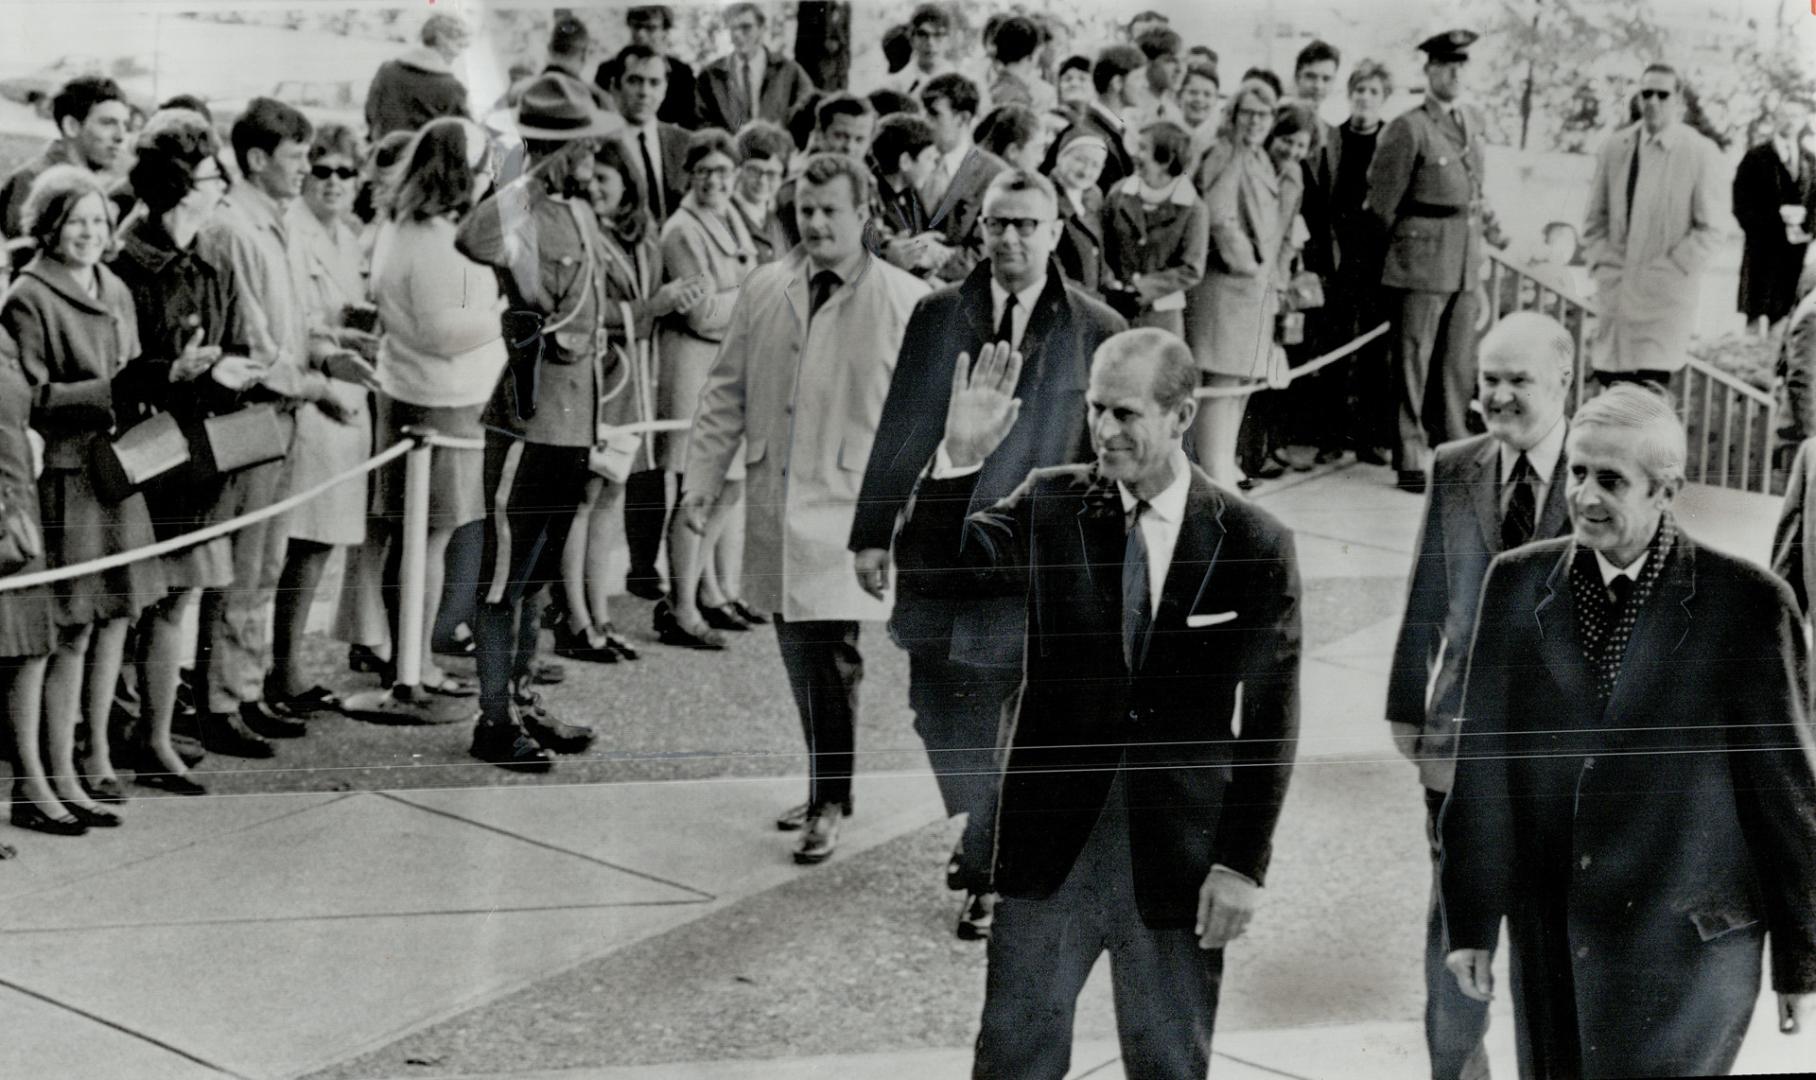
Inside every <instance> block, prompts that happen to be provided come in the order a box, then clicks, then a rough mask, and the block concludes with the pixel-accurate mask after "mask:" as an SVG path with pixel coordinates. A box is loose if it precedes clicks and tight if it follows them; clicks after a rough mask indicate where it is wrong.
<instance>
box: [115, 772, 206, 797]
mask: <svg viewBox="0 0 1816 1080" xmlns="http://www.w3.org/2000/svg"><path fill="white" fill-rule="evenodd" d="M133 783H135V784H138V785H140V786H141V787H148V788H157V789H158V790H159V791H168V792H170V793H171V794H172V795H206V794H208V789H207V788H205V787H203V786H202V785H200V784H198V783H196V782H195V781H194V780H191V779H190V778H189V777H188V776H187V775H181V776H179V775H178V774H176V773H168V772H142V773H140V774H139V775H137V776H135V777H133Z"/></svg>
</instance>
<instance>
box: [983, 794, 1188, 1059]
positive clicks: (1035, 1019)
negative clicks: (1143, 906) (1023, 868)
mask: <svg viewBox="0 0 1816 1080" xmlns="http://www.w3.org/2000/svg"><path fill="white" fill-rule="evenodd" d="M1124 797H1125V796H1124V786H1123V774H1122V773H1121V772H1118V773H1117V776H1116V779H1115V780H1114V781H1113V782H1112V783H1111V785H1110V792H1109V795H1108V797H1107V798H1106V799H1105V800H1104V808H1103V812H1102V813H1100V814H1099V815H1098V818H1097V825H1096V827H1095V828H1093V829H1092V830H1091V835H1090V838H1089V839H1087V840H1086V841H1085V847H1084V850H1083V851H1081V852H1079V855H1078V859H1077V861H1075V862H1074V863H1073V864H1072V871H1071V873H1070V874H1068V875H1067V876H1066V881H1065V884H1063V885H1061V886H1060V887H1059V891H1057V892H1055V893H1054V894H1053V895H1052V896H1049V897H1047V898H1046V899H1044V900H1018V899H1015V898H1014V897H1004V898H1003V900H1002V901H1001V902H1000V903H999V904H998V905H997V908H996V925H995V928H994V929H993V930H992V931H991V934H990V947H989V974H988V976H987V989H986V990H985V993H984V1019H983V1025H982V1028H981V1030H979V1032H978V1036H977V1056H976V1059H975V1062H974V1064H973V1066H972V1072H971V1076H972V1080H1063V1078H1064V1077H1065V1076H1066V1075H1067V1073H1068V1072H1069V1071H1070V1068H1071V1062H1072V1021H1073V1015H1074V1012H1075V1011H1076V1008H1077V1005H1078V994H1079V991H1080V990H1082V989H1084V985H1085V980H1086V979H1087V978H1089V976H1090V974H1091V968H1092V967H1093V966H1095V965H1096V963H1097V957H1098V954H1100V953H1102V952H1103V951H1104V950H1106V949H1107V950H1109V953H1110V981H1111V986H1112V988H1113V990H1112V992H1113V994H1114V996H1115V1002H1116V1029H1117V1035H1118V1036H1119V1038H1120V1040H1121V1044H1122V1067H1123V1071H1124V1073H1125V1074H1126V1075H1127V1076H1128V1077H1129V1080H1204V1077H1205V1075H1206V1074H1207V1072H1208V1070H1209V1068H1210V1057H1211V1029H1212V1027H1213V1025H1214V1023H1215V1021H1216V1019H1217V998H1218V993H1219V991H1220V989H1221V987H1222V984H1223V950H1222V949H1202V948H1200V947H1199V945H1198V938H1197V935H1196V934H1194V933H1193V932H1192V930H1191V928H1189V927H1186V928H1181V929H1173V930H1151V929H1149V928H1148V927H1146V926H1144V925H1143V924H1142V921H1141V915H1140V913H1139V912H1138V911H1137V910H1136V908H1135V882H1134V874H1133V872H1132V870H1131V868H1130V863H1129V824H1128V811H1127V808H1126V804H1125V802H1124Z"/></svg>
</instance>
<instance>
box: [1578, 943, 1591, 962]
mask: <svg viewBox="0 0 1816 1080" xmlns="http://www.w3.org/2000/svg"><path fill="white" fill-rule="evenodd" d="M1588 956H1589V946H1587V945H1584V946H1582V947H1581V948H1579V949H1577V950H1576V958H1577V959H1578V960H1583V959H1586V958H1587V957H1588Z"/></svg>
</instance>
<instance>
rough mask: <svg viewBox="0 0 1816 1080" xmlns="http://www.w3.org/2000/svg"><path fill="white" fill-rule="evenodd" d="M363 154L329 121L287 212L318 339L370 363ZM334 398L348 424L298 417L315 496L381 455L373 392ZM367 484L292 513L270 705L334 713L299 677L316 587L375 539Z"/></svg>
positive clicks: (306, 481)
mask: <svg viewBox="0 0 1816 1080" xmlns="http://www.w3.org/2000/svg"><path fill="white" fill-rule="evenodd" d="M361 156H362V149H361V147H360V142H359V137H358V136H356V135H354V133H353V130H352V129H351V128H349V127H347V126H346V125H345V124H323V125H322V126H321V127H319V128H317V129H316V130H315V136H314V138H313V139H311V140H310V143H309V174H308V175H307V176H306V177H304V178H303V194H302V198H300V199H298V200H296V201H295V202H293V203H291V204H290V208H289V210H288V211H287V216H288V219H289V222H288V223H289V226H290V230H291V235H292V237H293V244H294V246H295V247H296V248H297V249H298V250H299V252H300V253H301V259H300V263H301V271H302V272H301V273H300V274H298V275H297V277H298V285H299V287H300V289H301V292H302V296H301V297H300V300H301V302H302V306H303V310H304V311H305V312H306V313H307V316H306V317H307V319H308V322H309V328H310V329H309V333H310V335H311V336H312V337H317V338H326V339H329V340H331V341H333V342H334V344H336V345H338V346H340V347H343V348H349V349H353V350H354V351H356V352H358V353H359V354H360V355H361V356H362V357H364V358H365V359H366V360H368V361H370V360H372V359H374V358H375V357H376V355H377V339H376V338H375V337H374V336H373V335H372V334H370V333H367V332H365V331H363V330H361V329H359V328H357V327H354V326H349V325H347V322H348V319H349V317H350V316H351V317H352V318H353V320H354V321H355V322H358V321H359V320H360V319H362V318H366V317H367V316H362V315H360V314H358V312H359V309H361V308H363V307H365V304H364V300H365V295H366V283H365V274H364V266H365V259H364V256H363V254H362V252H361V251H360V238H359V230H358V229H357V228H356V227H355V221H354V218H353V199H354V196H355V194H357V191H358V186H359V185H358V179H359V164H360V158H361ZM329 386H330V388H331V390H330V392H331V393H332V394H333V395H334V397H335V398H336V399H337V401H338V403H339V406H340V407H339V409H338V410H337V411H338V412H339V413H340V414H341V419H339V420H331V419H329V418H328V417H327V416H326V415H325V414H324V413H322V411H321V410H320V409H318V408H316V406H315V405H313V404H306V405H303V406H302V407H301V408H299V409H297V412H296V444H297V450H296V453H295V459H296V465H295V473H294V474H293V475H292V478H291V487H292V489H293V490H296V491H307V490H308V489H310V488H312V487H315V486H316V485H318V484H320V483H321V482H322V481H324V480H327V479H329V478H330V477H333V476H336V475H338V474H340V473H342V472H345V471H346V470H348V469H351V468H353V467H354V466H356V465H358V464H359V463H360V462H362V461H364V460H366V459H367V458H369V457H371V456H372V410H371V407H370V405H369V401H370V398H371V391H370V390H368V389H366V387H364V386H363V385H361V384H359V383H353V382H342V381H339V380H335V381H333V382H331V383H329ZM366 502H367V500H366V480H365V478H364V477H363V476H362V477H360V478H359V479H357V480H350V481H347V482H345V483H340V484H336V485H335V486H333V487H331V488H329V489H328V490H327V491H326V492H324V493H322V494H321V495H320V496H318V497H316V498H314V499H311V500H309V501H308V502H306V503H304V504H303V505H301V506H299V507H297V508H296V509H295V510H293V511H291V512H290V538H289V543H288V546H287V548H286V551H285V555H284V569H283V572H282V575H281V576H280V577H279V578H278V586H277V607H276V610H275V612H274V614H273V616H272V634H271V657H272V662H271V674H270V675H269V676H268V685H267V686H266V688H265V702H266V704H268V705H271V706H273V707H275V708H278V709H281V710H284V711H285V712H287V713H289V714H290V715H292V716H296V717H299V718H303V719H307V718H308V717H310V716H313V715H316V714H319V713H324V712H332V711H334V710H335V709H336V708H338V707H339V704H340V700H339V698H338V697H336V696H335V694H334V693H333V692H332V691H330V690H328V689H327V688H326V687H324V686H322V685H321V684H320V683H317V682H314V681H312V680H311V679H309V678H308V677H307V676H306V675H304V673H303V672H302V671H301V670H299V665H298V660H299V657H298V652H299V650H300V649H301V647H302V641H303V634H304V632H305V630H306V629H307V628H308V623H309V609H310V608H311V607H312V606H313V605H314V603H315V590H316V586H317V585H319V584H320V583H321V579H322V571H323V570H324V569H325V568H326V567H327V565H328V558H329V556H330V555H332V554H333V553H334V549H335V548H336V547H347V548H352V547H357V546H359V545H361V544H363V543H365V540H366Z"/></svg>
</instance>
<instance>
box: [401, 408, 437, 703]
mask: <svg viewBox="0 0 1816 1080" xmlns="http://www.w3.org/2000/svg"><path fill="white" fill-rule="evenodd" d="M404 434H406V435H408V436H410V438H412V439H414V440H415V442H416V445H414V446H412V447H410V452H409V453H408V454H405V455H404V520H403V529H402V533H403V535H402V537H401V539H402V541H403V545H404V549H403V562H402V565H401V566H400V567H399V571H398V578H399V580H398V585H399V588H400V595H399V598H398V611H397V650H396V655H395V659H396V661H397V684H398V685H399V686H408V687H411V688H412V689H414V688H415V687H417V686H420V685H421V684H422V643H423V635H424V634H425V633H427V632H428V628H427V627H425V626H423V624H422V611H423V578H424V575H426V574H427V572H428V556H429V455H431V454H433V453H434V452H435V448H434V447H433V446H431V445H430V444H429V438H430V436H432V435H434V434H435V432H434V431H432V430H430V429H428V428H416V427H411V428H405V429H404Z"/></svg>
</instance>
